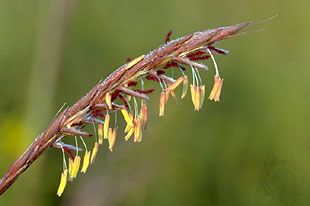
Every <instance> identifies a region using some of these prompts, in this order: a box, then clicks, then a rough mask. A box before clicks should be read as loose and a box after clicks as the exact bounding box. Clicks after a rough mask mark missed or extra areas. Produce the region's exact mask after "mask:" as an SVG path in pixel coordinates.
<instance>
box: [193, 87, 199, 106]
mask: <svg viewBox="0 0 310 206" xmlns="http://www.w3.org/2000/svg"><path fill="white" fill-rule="evenodd" d="M194 105H195V110H196V111H199V108H200V90H199V87H198V86H196V87H195V104H194Z"/></svg>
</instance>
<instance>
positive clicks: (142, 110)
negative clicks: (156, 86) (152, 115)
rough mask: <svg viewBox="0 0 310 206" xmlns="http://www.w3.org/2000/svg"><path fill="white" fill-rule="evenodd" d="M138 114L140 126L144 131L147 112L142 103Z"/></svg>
mask: <svg viewBox="0 0 310 206" xmlns="http://www.w3.org/2000/svg"><path fill="white" fill-rule="evenodd" d="M140 114H141V125H142V127H143V128H144V129H145V127H146V122H147V115H148V110H147V106H146V104H145V103H142V106H141V109H140Z"/></svg>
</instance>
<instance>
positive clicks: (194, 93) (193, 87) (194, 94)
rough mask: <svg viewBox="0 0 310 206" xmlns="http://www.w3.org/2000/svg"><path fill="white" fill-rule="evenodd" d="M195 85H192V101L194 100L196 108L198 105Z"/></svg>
mask: <svg viewBox="0 0 310 206" xmlns="http://www.w3.org/2000/svg"><path fill="white" fill-rule="evenodd" d="M195 87H196V86H194V85H192V84H191V85H190V89H191V96H192V102H193V105H194V108H196V105H195V101H196V90H195Z"/></svg>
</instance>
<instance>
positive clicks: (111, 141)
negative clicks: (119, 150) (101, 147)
mask: <svg viewBox="0 0 310 206" xmlns="http://www.w3.org/2000/svg"><path fill="white" fill-rule="evenodd" d="M108 140H109V150H110V151H111V152H112V151H113V147H114V144H115V140H116V128H115V129H112V128H109V139H108Z"/></svg>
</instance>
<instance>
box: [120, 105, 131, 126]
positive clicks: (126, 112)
mask: <svg viewBox="0 0 310 206" xmlns="http://www.w3.org/2000/svg"><path fill="white" fill-rule="evenodd" d="M121 112H122V114H123V116H124V119H125V121H126V123H127V124H128V125H129V126H130V127H132V126H133V122H132V120H131V118H130V116H129V114H128V111H127V109H122V110H121Z"/></svg>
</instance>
